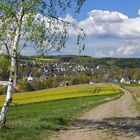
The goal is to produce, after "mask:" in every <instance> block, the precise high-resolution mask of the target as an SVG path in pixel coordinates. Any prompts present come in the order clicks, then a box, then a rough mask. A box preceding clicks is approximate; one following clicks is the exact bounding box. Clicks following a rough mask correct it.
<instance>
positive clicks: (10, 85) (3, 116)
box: [0, 0, 24, 127]
mask: <svg viewBox="0 0 140 140" xmlns="http://www.w3.org/2000/svg"><path fill="white" fill-rule="evenodd" d="M23 1H24V0H21V9H20V11H19V14H18V23H17V28H16V33H15V37H14V42H13V47H12V56H11V69H10V77H9V83H8V89H7V94H6V99H5V102H4V104H3V107H2V109H1V113H0V122H1V127H4V126H5V124H6V118H7V111H8V108H9V106H10V103H11V101H12V95H13V92H14V89H15V87H14V80H15V76H16V67H17V62H16V61H17V48H18V43H19V39H20V31H21V24H22V17H23V15H24V7H23Z"/></svg>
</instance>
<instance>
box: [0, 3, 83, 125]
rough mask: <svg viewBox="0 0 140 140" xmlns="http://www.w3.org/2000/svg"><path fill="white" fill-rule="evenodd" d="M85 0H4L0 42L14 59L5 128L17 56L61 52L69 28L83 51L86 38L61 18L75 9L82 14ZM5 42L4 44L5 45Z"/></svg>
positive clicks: (3, 119) (0, 13)
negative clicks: (29, 50)
mask: <svg viewBox="0 0 140 140" xmlns="http://www.w3.org/2000/svg"><path fill="white" fill-rule="evenodd" d="M84 1H85V0H1V1H0V29H1V30H0V41H1V48H2V49H3V47H4V46H5V47H6V49H5V50H7V52H8V54H9V55H10V58H11V68H10V77H9V84H8V89H7V95H6V100H5V102H4V105H3V107H2V109H1V113H0V122H1V126H2V127H3V126H5V123H6V116H7V110H8V107H9V106H10V103H11V101H12V94H13V92H14V85H15V84H14V80H15V79H16V69H17V56H18V55H19V53H20V52H21V51H22V50H23V49H24V48H25V47H27V46H28V47H30V46H35V48H36V49H37V50H38V52H40V53H44V52H46V51H49V50H51V49H55V50H60V49H62V48H63V47H64V46H65V43H66V41H67V39H68V36H69V34H70V33H69V31H68V30H67V29H68V27H70V26H71V27H73V28H74V29H75V30H77V45H79V47H80V50H81V49H82V48H83V47H84V45H83V43H82V40H83V39H84V38H85V34H84V32H83V30H82V29H81V28H79V27H78V26H76V25H74V24H71V23H69V22H66V21H63V20H62V19H61V18H59V16H60V15H62V14H63V13H65V12H66V10H67V8H70V7H71V6H75V12H76V13H77V12H79V10H80V8H81V6H82V4H83V2H84ZM2 42H3V43H2Z"/></svg>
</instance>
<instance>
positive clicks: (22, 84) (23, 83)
mask: <svg viewBox="0 0 140 140" xmlns="http://www.w3.org/2000/svg"><path fill="white" fill-rule="evenodd" d="M18 84H19V90H20V91H33V87H32V85H31V84H30V83H29V82H28V81H27V80H20V81H18Z"/></svg>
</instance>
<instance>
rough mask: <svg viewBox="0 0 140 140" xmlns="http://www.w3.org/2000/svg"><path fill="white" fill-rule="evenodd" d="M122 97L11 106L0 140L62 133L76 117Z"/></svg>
mask: <svg viewBox="0 0 140 140" xmlns="http://www.w3.org/2000/svg"><path fill="white" fill-rule="evenodd" d="M121 95H122V94H121V93H118V94H111V95H102V96H88V97H79V98H71V99H62V100H56V101H48V102H41V103H34V104H24V105H18V106H11V107H10V109H9V112H8V123H7V128H5V129H2V130H1V131H0V140H39V139H43V138H47V137H48V136H49V135H50V134H52V133H53V132H56V131H59V130H61V129H64V128H65V126H66V125H68V123H69V122H70V121H71V120H72V119H74V118H75V117H76V116H78V115H79V114H81V113H83V112H85V111H87V110H89V109H91V108H93V107H95V106H97V105H99V104H101V103H103V102H105V101H108V100H109V99H110V100H112V99H115V98H119V97H120V96H121Z"/></svg>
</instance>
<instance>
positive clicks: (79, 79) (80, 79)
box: [71, 72, 90, 85]
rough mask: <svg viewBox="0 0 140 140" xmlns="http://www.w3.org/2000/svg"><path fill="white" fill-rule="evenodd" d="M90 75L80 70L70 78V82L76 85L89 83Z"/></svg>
mask: <svg viewBox="0 0 140 140" xmlns="http://www.w3.org/2000/svg"><path fill="white" fill-rule="evenodd" d="M89 81H90V77H89V76H87V75H86V74H85V73H83V72H81V73H79V74H77V75H76V76H73V77H72V78H71V84H72V85H77V84H86V83H89Z"/></svg>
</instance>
